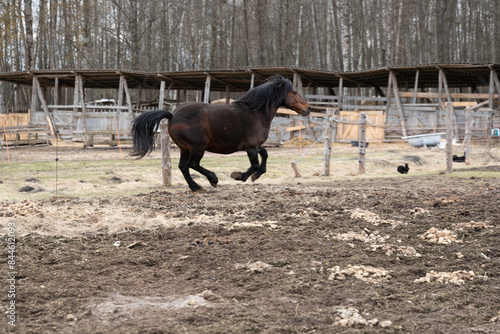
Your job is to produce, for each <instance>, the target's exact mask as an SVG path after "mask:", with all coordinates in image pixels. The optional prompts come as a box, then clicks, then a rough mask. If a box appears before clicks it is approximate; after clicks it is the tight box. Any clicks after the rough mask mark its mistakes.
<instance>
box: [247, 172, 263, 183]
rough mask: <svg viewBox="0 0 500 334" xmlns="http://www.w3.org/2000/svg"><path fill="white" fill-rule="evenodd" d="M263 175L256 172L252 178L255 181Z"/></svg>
mask: <svg viewBox="0 0 500 334" xmlns="http://www.w3.org/2000/svg"><path fill="white" fill-rule="evenodd" d="M261 175H262V174H260V173H257V172H255V173H253V174H252V176H251V177H250V178H251V179H252V182H255V180H257V179H258V178H259V177H260V176H261Z"/></svg>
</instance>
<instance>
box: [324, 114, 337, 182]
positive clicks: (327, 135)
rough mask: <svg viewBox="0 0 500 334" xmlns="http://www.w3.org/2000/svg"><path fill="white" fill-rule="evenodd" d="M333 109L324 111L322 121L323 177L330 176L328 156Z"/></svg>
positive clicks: (330, 148) (330, 144) (330, 143)
mask: <svg viewBox="0 0 500 334" xmlns="http://www.w3.org/2000/svg"><path fill="white" fill-rule="evenodd" d="M333 114H334V109H333V108H327V109H326V115H325V121H324V127H325V128H324V130H323V131H324V132H323V138H324V140H325V151H324V161H323V176H329V175H330V156H331V152H332V133H333V127H332V125H333V124H332V123H333Z"/></svg>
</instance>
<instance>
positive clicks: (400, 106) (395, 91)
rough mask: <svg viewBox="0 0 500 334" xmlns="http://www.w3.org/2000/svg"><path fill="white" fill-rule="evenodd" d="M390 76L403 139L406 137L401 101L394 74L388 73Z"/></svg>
mask: <svg viewBox="0 0 500 334" xmlns="http://www.w3.org/2000/svg"><path fill="white" fill-rule="evenodd" d="M390 76H391V77H392V89H393V93H394V97H395V100H396V105H397V107H398V112H399V120H400V122H401V132H402V134H403V137H406V126H405V116H404V112H403V106H402V105H401V100H400V98H399V88H398V81H397V79H396V75H395V74H394V72H393V71H391V72H390Z"/></svg>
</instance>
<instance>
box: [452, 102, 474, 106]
mask: <svg viewBox="0 0 500 334" xmlns="http://www.w3.org/2000/svg"><path fill="white" fill-rule="evenodd" d="M452 103H453V106H454V107H474V106H475V105H477V102H475V101H462V102H452Z"/></svg>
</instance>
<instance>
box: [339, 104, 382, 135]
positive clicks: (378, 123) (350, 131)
mask: <svg viewBox="0 0 500 334" xmlns="http://www.w3.org/2000/svg"><path fill="white" fill-rule="evenodd" d="M363 112H365V113H366V116H367V121H368V123H367V126H366V140H367V141H382V140H384V124H385V113H384V111H383V110H368V111H363ZM359 114H360V112H358V111H346V110H341V111H340V113H339V118H338V120H339V122H338V127H337V137H336V138H335V139H336V140H337V141H351V140H358V137H359Z"/></svg>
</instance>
